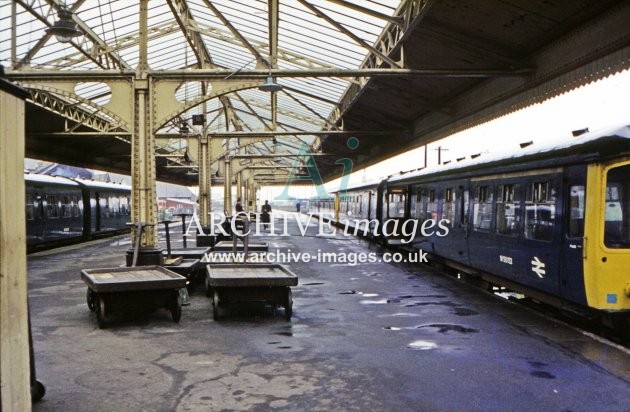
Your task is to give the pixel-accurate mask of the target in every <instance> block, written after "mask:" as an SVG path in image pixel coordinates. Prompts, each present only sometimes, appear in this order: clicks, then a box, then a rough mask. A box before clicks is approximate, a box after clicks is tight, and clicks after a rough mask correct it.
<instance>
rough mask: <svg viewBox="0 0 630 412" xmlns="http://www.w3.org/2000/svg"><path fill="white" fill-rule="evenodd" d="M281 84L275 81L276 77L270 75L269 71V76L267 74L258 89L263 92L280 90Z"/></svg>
mask: <svg viewBox="0 0 630 412" xmlns="http://www.w3.org/2000/svg"><path fill="white" fill-rule="evenodd" d="M282 87H283V86H282V85H281V84H278V83H276V78H275V77H273V76H272V75H271V72H269V76H267V80H265V82H264V83H263V84H261V85H260V86H258V90H260V91H263V92H279V91H280V90H282Z"/></svg>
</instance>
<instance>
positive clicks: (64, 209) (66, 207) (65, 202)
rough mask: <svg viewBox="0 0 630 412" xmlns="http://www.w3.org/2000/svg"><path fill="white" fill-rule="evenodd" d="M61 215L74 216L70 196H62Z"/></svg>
mask: <svg viewBox="0 0 630 412" xmlns="http://www.w3.org/2000/svg"><path fill="white" fill-rule="evenodd" d="M61 217H72V204H71V202H70V197H69V196H61Z"/></svg>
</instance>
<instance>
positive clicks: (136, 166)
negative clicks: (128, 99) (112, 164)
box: [127, 0, 163, 265]
mask: <svg viewBox="0 0 630 412" xmlns="http://www.w3.org/2000/svg"><path fill="white" fill-rule="evenodd" d="M147 10H148V0H141V1H140V37H141V41H140V59H139V63H138V69H137V72H136V78H135V79H134V129H133V136H132V139H131V191H132V201H131V216H132V220H133V222H134V223H138V222H142V223H144V224H147V225H148V226H146V227H145V228H144V230H143V231H142V237H141V239H140V246H141V256H139V257H138V264H140V265H143V264H162V263H163V258H162V254H161V251H160V250H159V249H157V244H158V238H157V233H158V232H157V204H156V190H155V156H154V148H155V136H154V135H153V132H152V113H153V108H152V102H153V99H152V98H151V91H152V87H151V81H150V80H149V78H148V75H147V72H148V69H149V67H148V63H147V43H146V36H147V13H148V11H147ZM136 236H137V233H135V232H133V236H132V244H133V242H135V241H136ZM131 254H133V253H132V251H130V252H128V253H127V264H128V265H129V264H130V263H131V259H130V258H131V256H130V255H131Z"/></svg>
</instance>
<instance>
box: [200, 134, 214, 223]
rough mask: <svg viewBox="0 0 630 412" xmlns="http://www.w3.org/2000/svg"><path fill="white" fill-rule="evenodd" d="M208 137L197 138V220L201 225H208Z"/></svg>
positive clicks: (209, 187) (209, 206) (209, 197)
mask: <svg viewBox="0 0 630 412" xmlns="http://www.w3.org/2000/svg"><path fill="white" fill-rule="evenodd" d="M208 147H209V144H208V138H207V137H206V136H202V137H200V138H199V159H198V161H199V222H200V223H201V226H203V227H204V228H207V227H209V226H210V211H211V210H210V209H211V207H212V206H211V204H210V201H211V194H210V189H211V183H210V159H209V156H208V154H209V153H208Z"/></svg>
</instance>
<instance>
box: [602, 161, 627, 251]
mask: <svg viewBox="0 0 630 412" xmlns="http://www.w3.org/2000/svg"><path fill="white" fill-rule="evenodd" d="M605 210H606V212H605V214H604V244H605V245H606V246H607V247H609V248H616V249H617V248H618V249H621V248H630V165H626V166H621V167H615V168H613V169H610V170H609V171H608V174H607V177H606V209H605Z"/></svg>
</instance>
